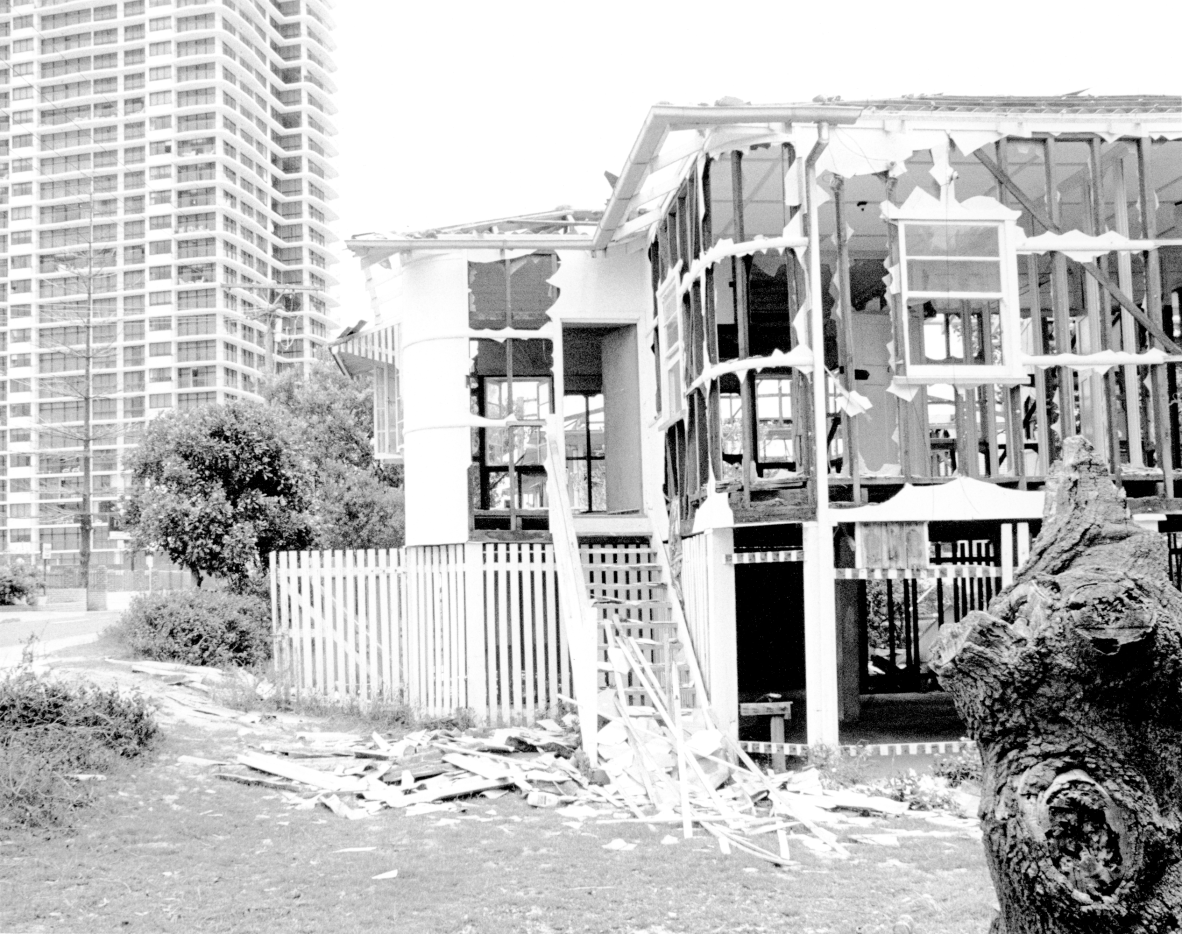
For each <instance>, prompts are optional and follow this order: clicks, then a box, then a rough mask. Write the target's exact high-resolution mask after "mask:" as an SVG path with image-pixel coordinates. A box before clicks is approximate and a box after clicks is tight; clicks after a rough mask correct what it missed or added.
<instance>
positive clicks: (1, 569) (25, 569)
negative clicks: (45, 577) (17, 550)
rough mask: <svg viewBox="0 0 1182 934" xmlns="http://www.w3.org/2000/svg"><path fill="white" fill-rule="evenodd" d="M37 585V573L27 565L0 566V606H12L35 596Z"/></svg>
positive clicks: (38, 579) (38, 580)
mask: <svg viewBox="0 0 1182 934" xmlns="http://www.w3.org/2000/svg"><path fill="white" fill-rule="evenodd" d="M39 583H40V578H39V577H38V576H37V572H36V571H35V570H33V568H31V567H29V566H28V565H24V564H16V565H4V566H0V606H12V604H14V603H16V602H17V601H18V600H28V599H30V598H32V597H34V596H36V595H37V585H38V584H39Z"/></svg>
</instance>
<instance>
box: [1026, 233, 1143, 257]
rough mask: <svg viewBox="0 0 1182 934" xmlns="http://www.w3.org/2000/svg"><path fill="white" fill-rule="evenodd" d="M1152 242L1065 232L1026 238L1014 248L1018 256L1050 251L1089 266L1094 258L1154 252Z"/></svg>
mask: <svg viewBox="0 0 1182 934" xmlns="http://www.w3.org/2000/svg"><path fill="white" fill-rule="evenodd" d="M1156 246H1157V245H1156V244H1155V243H1154V242H1153V241H1152V240H1130V239H1129V238H1128V237H1126V236H1124V235H1123V234H1119V233H1117V232H1116V231H1115V230H1109V231H1106V232H1105V233H1102V234H1099V235H1097V236H1092V235H1090V234H1085V233H1082V232H1081V231H1078V230H1069V231H1067V232H1066V233H1062V234H1055V233H1051V232H1050V231H1047V232H1046V233H1042V234H1039V235H1038V236H1037V237H1027V238H1026V239H1024V240H1023V241H1022V242H1021V243H1019V244H1018V252H1019V253H1049V252H1051V251H1054V252H1057V253H1064V254H1066V255H1067V256H1070V257H1071V258H1072V259H1073V260H1075V261H1076V262H1077V263H1090V262H1091V261H1092V260H1094V259H1095V258H1096V257H1097V256H1104V255H1106V254H1108V253H1112V252H1114V251H1121V252H1124V251H1137V252H1140V251H1142V250H1151V249H1156Z"/></svg>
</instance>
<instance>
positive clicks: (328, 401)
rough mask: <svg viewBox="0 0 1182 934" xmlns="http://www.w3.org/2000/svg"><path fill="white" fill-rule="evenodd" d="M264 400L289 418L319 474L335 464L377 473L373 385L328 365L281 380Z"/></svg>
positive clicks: (274, 382)
mask: <svg viewBox="0 0 1182 934" xmlns="http://www.w3.org/2000/svg"><path fill="white" fill-rule="evenodd" d="M264 397H265V398H266V399H267V401H268V402H270V403H271V405H272V406H274V407H276V408H278V409H280V410H282V411H283V412H284V413H285V414H286V415H287V416H288V417H289V419H290V424H291V431H292V433H293V435H294V437H295V439H296V442H297V443H298V444H299V446H300V449H301V451H302V453H303V454H304V455H305V456H306V457H307V458H308V459H309V460H310V461H311V462H312V464H313V465H314V467H315V468H316V470H317V471H320V470H322V469H324V468H325V466H326V465H329V464H333V463H345V464H349V465H351V466H353V467H357V468H359V469H361V470H371V469H372V468H373V463H374V460H373V446H372V444H371V439H372V438H373V394H372V391H371V390H370V387H369V384H368V383H367V382H356V381H354V380H351V379H349V377H347V376H345V375H344V374H342V373H341V372H340V371H339V370H337V369H336V368H335V367H332V366H329V365H328V364H324V363H322V364H320V365H318V366H316V367H313V368H312V370H310V371H309V372H308V373H306V374H305V373H300V372H297V371H289V372H287V373H284V374H283V375H282V376H279V377H277V378H276V379H274V380H272V381H271V382H270V383H269V384H268V386H267V387H266V389H265V390H264Z"/></svg>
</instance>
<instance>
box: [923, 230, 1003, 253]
mask: <svg viewBox="0 0 1182 934" xmlns="http://www.w3.org/2000/svg"><path fill="white" fill-rule="evenodd" d="M905 226H906V228H907V232H906V236H907V255H908V256H998V255H1000V247H999V245H998V239H997V234H998V228H997V227H996V226H995V225H993V224H989V225H970V224H907V225H905Z"/></svg>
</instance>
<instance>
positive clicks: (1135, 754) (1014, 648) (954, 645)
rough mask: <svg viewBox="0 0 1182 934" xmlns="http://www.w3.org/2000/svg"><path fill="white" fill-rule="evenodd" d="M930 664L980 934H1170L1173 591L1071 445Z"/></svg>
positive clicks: (1176, 720) (1180, 783) (1181, 916)
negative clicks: (958, 740)
mask: <svg viewBox="0 0 1182 934" xmlns="http://www.w3.org/2000/svg"><path fill="white" fill-rule="evenodd" d="M933 667H934V669H935V670H936V673H937V675H938V676H939V679H940V682H941V684H943V685H944V687H945V688H946V689H947V690H948V691H950V692H951V694H952V695H953V697H954V698H955V700H956V706H957V709H958V710H959V711H960V713H961V715H962V716H963V717H964V719H965V722H966V723H967V724H968V730H969V733H970V735H971V736H973V738H974V739H976V740H977V743H978V745H979V747H980V750H981V756H982V760H983V762H984V780H983V782H982V786H983V787H982V796H981V811H980V818H981V822H982V829H983V831H984V842H985V850H986V858H987V860H988V863H989V868H990V872H991V874H992V876H993V884H994V886H995V888H996V889H997V897H998V902H999V904H1000V907H1001V912H1000V914H999V916H998V917H997V918H995V919H994V922H993V927H992V931H993V934H1069V932H1070V934H1083V932H1089V934H1091V932H1096V934H1099V932H1104V934H1118V932H1139V934H1149V932H1153V934H1158V932H1168V931H1182V822H1180V817H1182V593H1179V591H1178V590H1176V589H1175V588H1174V587H1173V585H1172V584H1171V583H1170V580H1169V578H1168V576H1167V573H1166V552H1165V544H1164V541H1163V539H1162V536H1160V535H1158V534H1157V533H1155V532H1147V531H1145V530H1143V529H1141V528H1139V527H1138V526H1136V525H1134V524H1133V522H1132V520H1131V519H1130V518H1129V516H1128V512H1127V510H1126V508H1125V505H1124V502H1123V501H1122V499H1121V494H1119V493H1118V492H1117V489H1116V487H1115V486H1114V485H1113V483H1112V481H1111V480H1109V479H1108V476H1107V471H1106V468H1105V466H1104V464H1103V463H1102V462H1101V461H1100V460H1097V459H1096V458H1095V457H1094V456H1093V453H1092V448H1091V446H1090V445H1089V444H1088V442H1087V441H1085V440H1084V439H1083V438H1072V439H1069V440H1068V441H1067V442H1066V443H1065V444H1064V446H1063V460H1062V461H1061V462H1060V463H1059V464H1057V465H1056V467H1055V469H1054V471H1053V474H1052V477H1051V478H1050V479H1049V481H1048V484H1047V509H1046V518H1045V520H1044V522H1043V527H1042V531H1041V533H1040V534H1039V536H1038V539H1037V540H1036V541H1035V543H1034V546H1033V548H1032V549H1031V554H1030V559H1029V560H1028V561H1027V563H1026V564H1025V565H1024V566H1023V567H1022V568H1021V569H1020V570H1019V571H1018V572H1017V574H1016V575H1015V578H1014V583H1013V585H1012V586H1011V587H1009V588H1007V589H1006V590H1004V591H1002V593H1001V594H999V595H998V597H997V598H996V599H995V600H994V601H993V602H992V603H991V604H990V607H989V612H988V613H981V612H973V613H970V614H969V615H968V616H966V617H965V618H964V619H963V620H962V621H961V622H960V623H958V624H956V625H954V626H952V627H949V629H948V630H946V634H945V635H944V637H943V638H942V639H941V641H940V643H939V645H938V646H937V649H936V656H935V661H934V662H933Z"/></svg>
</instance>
